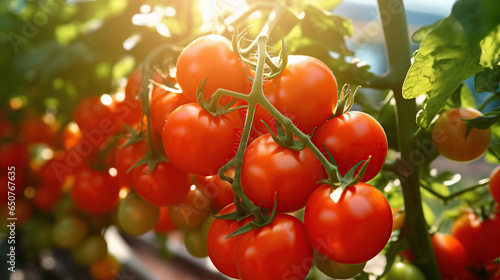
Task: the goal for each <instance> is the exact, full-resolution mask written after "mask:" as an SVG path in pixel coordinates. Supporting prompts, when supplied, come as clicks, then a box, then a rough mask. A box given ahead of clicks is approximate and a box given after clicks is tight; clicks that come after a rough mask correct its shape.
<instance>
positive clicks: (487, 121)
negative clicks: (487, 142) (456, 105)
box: [464, 107, 500, 131]
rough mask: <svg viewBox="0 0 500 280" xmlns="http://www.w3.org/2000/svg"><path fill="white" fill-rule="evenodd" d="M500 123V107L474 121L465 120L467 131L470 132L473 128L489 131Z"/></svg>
mask: <svg viewBox="0 0 500 280" xmlns="http://www.w3.org/2000/svg"><path fill="white" fill-rule="evenodd" d="M498 121H500V107H497V108H495V109H493V110H491V111H489V112H488V113H485V114H484V115H482V116H479V117H476V118H474V119H470V120H464V122H465V125H466V126H467V131H470V130H471V129H472V128H473V127H474V128H477V129H488V128H490V126H492V125H494V124H495V123H497V122H498Z"/></svg>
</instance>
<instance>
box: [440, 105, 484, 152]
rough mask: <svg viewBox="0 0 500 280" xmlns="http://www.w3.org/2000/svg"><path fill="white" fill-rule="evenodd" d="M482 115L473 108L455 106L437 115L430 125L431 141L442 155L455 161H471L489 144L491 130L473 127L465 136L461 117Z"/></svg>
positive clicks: (464, 127) (468, 117)
mask: <svg viewBox="0 0 500 280" xmlns="http://www.w3.org/2000/svg"><path fill="white" fill-rule="evenodd" d="M479 116H482V114H481V112H479V111H478V110H476V109H474V108H455V109H450V110H447V111H445V112H443V113H441V115H440V116H439V118H438V119H437V121H436V123H434V126H433V127H432V141H433V142H434V146H435V147H436V149H437V150H438V152H439V153H440V154H442V155H443V156H445V157H447V158H449V159H451V160H455V161H462V162H463V161H472V160H475V159H477V158H478V157H480V156H481V155H482V154H484V153H485V152H486V150H487V149H488V147H489V146H490V139H491V130H490V129H485V130H480V129H477V128H473V129H472V130H471V131H470V132H469V134H468V135H467V138H466V137H465V132H466V126H465V122H464V121H463V119H466V120H468V119H473V118H476V117H479Z"/></svg>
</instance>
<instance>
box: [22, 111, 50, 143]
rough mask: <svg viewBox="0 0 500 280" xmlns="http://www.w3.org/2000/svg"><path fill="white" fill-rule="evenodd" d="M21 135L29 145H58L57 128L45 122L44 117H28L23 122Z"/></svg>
mask: <svg viewBox="0 0 500 280" xmlns="http://www.w3.org/2000/svg"><path fill="white" fill-rule="evenodd" d="M21 133H22V135H23V136H24V138H25V140H26V142H28V143H33V144H37V143H44V144H47V145H48V146H51V147H54V146H56V144H57V141H58V139H57V127H56V126H55V125H54V124H49V123H47V122H46V121H44V119H43V117H42V116H36V115H33V116H28V117H26V118H24V119H23V120H22V121H21Z"/></svg>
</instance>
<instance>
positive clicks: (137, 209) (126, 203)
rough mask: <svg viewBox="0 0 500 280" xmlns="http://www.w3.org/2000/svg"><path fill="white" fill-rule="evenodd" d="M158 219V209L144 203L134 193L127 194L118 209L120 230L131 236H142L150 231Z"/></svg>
mask: <svg viewBox="0 0 500 280" xmlns="http://www.w3.org/2000/svg"><path fill="white" fill-rule="evenodd" d="M159 218H160V208H159V207H158V206H155V205H152V204H150V203H148V202H146V201H145V200H143V199H142V198H141V197H140V196H139V195H137V194H136V193H129V195H128V196H127V197H126V198H125V199H124V200H122V201H121V202H120V206H119V207H118V223H119V225H120V228H121V229H122V230H123V231H124V232H126V233H128V234H130V235H132V236H139V235H143V234H145V233H146V232H148V231H150V230H152V229H153V228H154V227H155V225H156V224H157V223H158V220H159Z"/></svg>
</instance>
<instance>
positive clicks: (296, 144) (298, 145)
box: [260, 120, 306, 151]
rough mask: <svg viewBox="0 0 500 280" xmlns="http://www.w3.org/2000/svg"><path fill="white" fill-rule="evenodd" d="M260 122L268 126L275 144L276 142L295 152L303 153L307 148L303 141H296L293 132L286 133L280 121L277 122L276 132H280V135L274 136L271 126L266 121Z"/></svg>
mask: <svg viewBox="0 0 500 280" xmlns="http://www.w3.org/2000/svg"><path fill="white" fill-rule="evenodd" d="M260 121H261V122H262V123H263V124H264V125H265V126H266V128H267V130H268V131H269V134H270V135H271V137H272V138H273V140H274V142H276V144H278V145H280V146H282V147H285V148H288V149H291V150H295V151H301V150H303V149H304V148H305V147H306V146H305V145H304V143H302V142H301V141H299V140H295V138H294V137H293V136H294V135H293V133H292V132H291V131H288V130H287V131H285V130H284V129H283V126H282V125H281V123H279V122H278V121H277V122H276V130H277V131H278V135H276V134H274V132H273V131H272V130H271V127H269V125H268V124H267V123H266V122H265V121H263V120H260ZM290 140H291V141H290ZM290 142H291V143H290Z"/></svg>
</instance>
